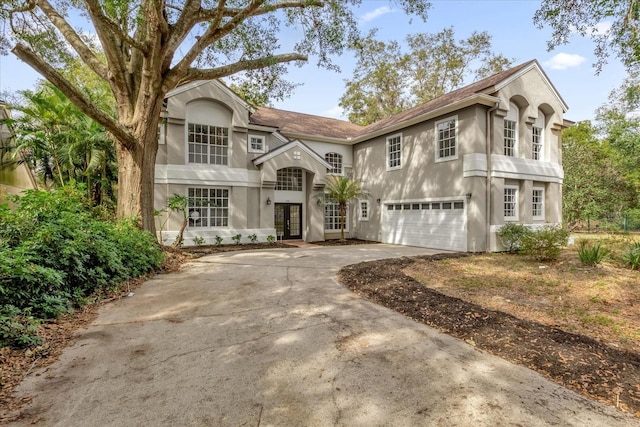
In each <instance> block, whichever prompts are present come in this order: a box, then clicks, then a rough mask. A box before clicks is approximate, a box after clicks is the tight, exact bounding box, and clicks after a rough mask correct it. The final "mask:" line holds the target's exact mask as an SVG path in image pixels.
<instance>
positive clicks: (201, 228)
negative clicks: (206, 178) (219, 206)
mask: <svg viewBox="0 0 640 427" xmlns="http://www.w3.org/2000/svg"><path fill="white" fill-rule="evenodd" d="M198 188H200V189H208V190H227V200H228V204H229V206H227V225H220V226H213V225H208V226H206V227H194V226H187V230H193V231H208V230H226V229H229V228H231V187H226V186H208V185H188V186H187V188H185V192H184V195H185V196H186V197H187V215H189V212H188V211H189V209H190V208H191V206H190V202H189V189H198ZM187 221H188V219H187Z"/></svg>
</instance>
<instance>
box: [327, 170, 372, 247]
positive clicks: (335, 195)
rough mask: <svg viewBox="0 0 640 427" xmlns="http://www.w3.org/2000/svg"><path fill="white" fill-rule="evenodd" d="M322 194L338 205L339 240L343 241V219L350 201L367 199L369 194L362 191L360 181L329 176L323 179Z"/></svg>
mask: <svg viewBox="0 0 640 427" xmlns="http://www.w3.org/2000/svg"><path fill="white" fill-rule="evenodd" d="M325 183H326V184H325V187H324V194H325V196H326V197H327V198H329V199H330V200H333V202H334V203H337V204H338V209H339V212H340V240H344V227H345V219H346V217H347V206H348V204H349V202H350V201H351V200H357V199H360V198H363V197H368V196H369V194H368V193H367V192H366V191H365V190H363V189H362V182H361V181H360V180H357V179H354V178H351V177H346V176H337V175H329V176H327V177H326V179H325Z"/></svg>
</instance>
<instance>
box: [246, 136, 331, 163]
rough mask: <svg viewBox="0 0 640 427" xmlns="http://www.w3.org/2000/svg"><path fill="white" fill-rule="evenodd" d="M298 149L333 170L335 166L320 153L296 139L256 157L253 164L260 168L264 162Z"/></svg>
mask: <svg viewBox="0 0 640 427" xmlns="http://www.w3.org/2000/svg"><path fill="white" fill-rule="evenodd" d="M293 147H296V148H299V149H300V150H302V151H304V152H306V153H307V154H309V155H310V156H311V157H312V158H314V159H315V160H317V161H318V162H319V163H320V164H322V165H323V166H324V167H325V168H327V169H331V168H333V165H331V164H330V163H329V162H327V161H326V160H325V159H324V158H322V156H321V155H320V154H318V153H316V152H315V151H313V150H312V149H311V148H309V147H308V146H307V145H306V144H305V143H304V142H302V141H300V140H299V139H294V140H293V141H290V142H288V143H286V144H284V145H281V146H280V147H278V148H276V149H274V150H271V151H269V152H268V153H266V154H263V155H262V156H259V157H256V158H255V159H253V164H254V165H256V166H258V165H261V164H263V163H264V162H266V161H267V160H271V159H273V158H274V157H276V156H279V155H280V154H282V153H284V152H285V151H287V150H289V149H291V148H293Z"/></svg>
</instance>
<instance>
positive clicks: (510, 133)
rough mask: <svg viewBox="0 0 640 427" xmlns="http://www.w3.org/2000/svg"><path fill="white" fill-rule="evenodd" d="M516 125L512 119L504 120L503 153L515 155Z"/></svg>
mask: <svg viewBox="0 0 640 427" xmlns="http://www.w3.org/2000/svg"><path fill="white" fill-rule="evenodd" d="M517 132H518V126H517V124H516V122H514V121H513V120H507V119H505V120H504V155H505V156H515V155H516V144H517V142H518V138H517Z"/></svg>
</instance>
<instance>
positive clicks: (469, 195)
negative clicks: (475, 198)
mask: <svg viewBox="0 0 640 427" xmlns="http://www.w3.org/2000/svg"><path fill="white" fill-rule="evenodd" d="M470 200H471V193H467V202H469V201H470Z"/></svg>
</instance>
